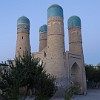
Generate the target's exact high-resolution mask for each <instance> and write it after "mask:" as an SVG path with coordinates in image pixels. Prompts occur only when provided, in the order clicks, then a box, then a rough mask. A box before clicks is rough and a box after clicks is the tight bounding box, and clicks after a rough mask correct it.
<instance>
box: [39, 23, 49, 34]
mask: <svg viewBox="0 0 100 100" xmlns="http://www.w3.org/2000/svg"><path fill="white" fill-rule="evenodd" d="M39 32H45V33H46V32H47V25H42V26H41V27H40V29H39Z"/></svg>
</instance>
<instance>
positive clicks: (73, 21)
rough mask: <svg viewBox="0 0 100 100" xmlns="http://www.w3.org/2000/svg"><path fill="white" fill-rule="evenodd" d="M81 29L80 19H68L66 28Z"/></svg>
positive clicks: (73, 17) (75, 17)
mask: <svg viewBox="0 0 100 100" xmlns="http://www.w3.org/2000/svg"><path fill="white" fill-rule="evenodd" d="M72 27H81V19H80V18H79V17H78V16H71V17H70V18H69V19H68V28H72Z"/></svg>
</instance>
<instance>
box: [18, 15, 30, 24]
mask: <svg viewBox="0 0 100 100" xmlns="http://www.w3.org/2000/svg"><path fill="white" fill-rule="evenodd" d="M18 24H29V25H30V20H29V19H28V18H27V17H25V16H21V17H20V18H19V19H18V20H17V25H18Z"/></svg>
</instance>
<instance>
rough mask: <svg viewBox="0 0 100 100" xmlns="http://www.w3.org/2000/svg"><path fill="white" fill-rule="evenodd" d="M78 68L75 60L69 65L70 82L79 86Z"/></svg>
mask: <svg viewBox="0 0 100 100" xmlns="http://www.w3.org/2000/svg"><path fill="white" fill-rule="evenodd" d="M80 76H81V74H80V68H79V66H78V64H77V63H76V62H75V63H74V64H73V65H72V67H71V83H72V84H75V85H78V86H80Z"/></svg>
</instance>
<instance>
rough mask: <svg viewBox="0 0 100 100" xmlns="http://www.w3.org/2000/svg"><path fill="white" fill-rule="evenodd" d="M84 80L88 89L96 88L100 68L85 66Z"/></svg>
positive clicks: (99, 76)
mask: <svg viewBox="0 0 100 100" xmlns="http://www.w3.org/2000/svg"><path fill="white" fill-rule="evenodd" d="M85 70H86V78H87V80H88V81H87V85H88V87H90V88H91V87H92V88H95V87H98V86H97V85H98V83H100V68H99V67H98V66H93V65H86V66H85Z"/></svg>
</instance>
